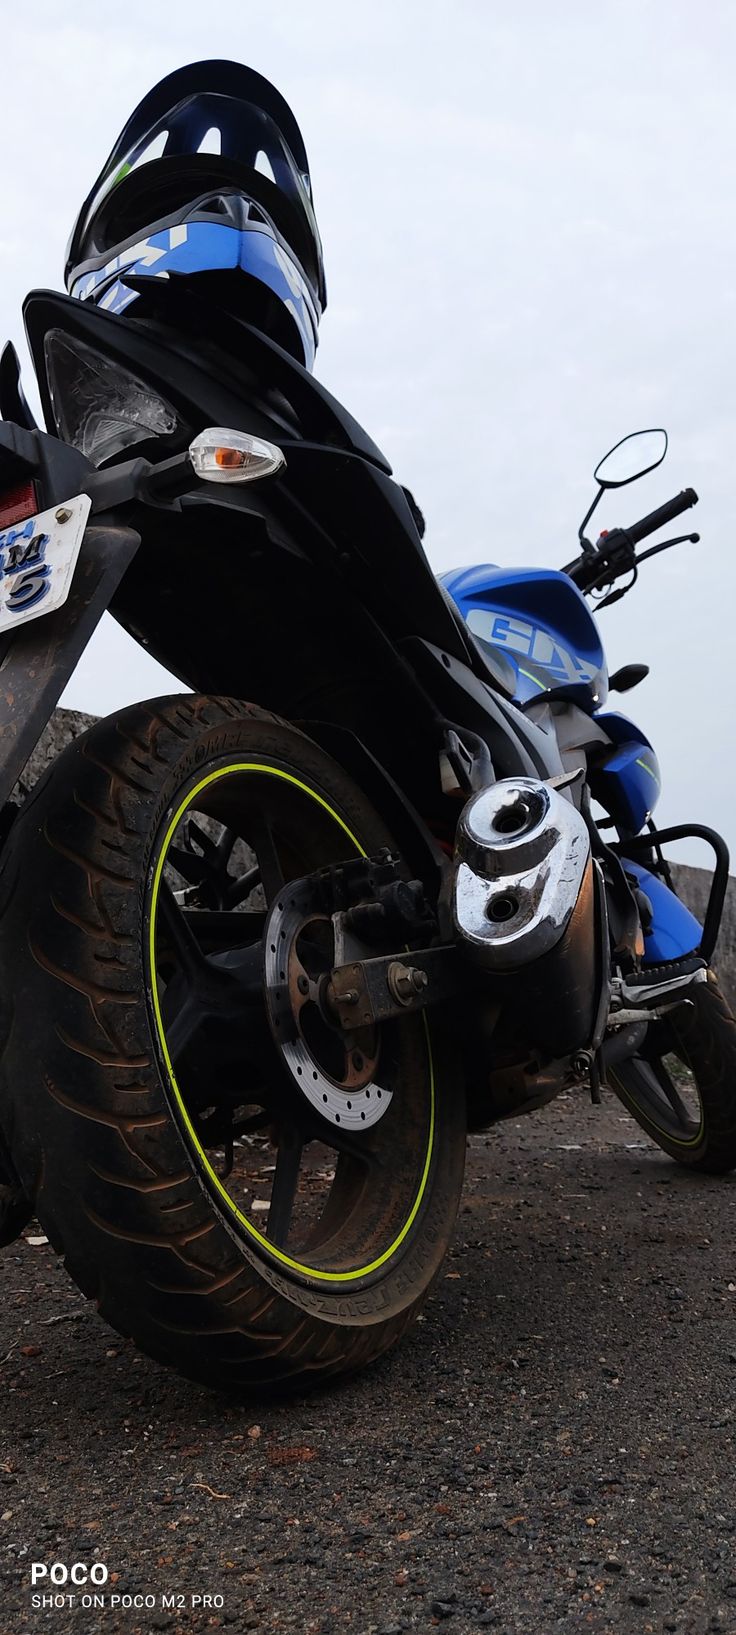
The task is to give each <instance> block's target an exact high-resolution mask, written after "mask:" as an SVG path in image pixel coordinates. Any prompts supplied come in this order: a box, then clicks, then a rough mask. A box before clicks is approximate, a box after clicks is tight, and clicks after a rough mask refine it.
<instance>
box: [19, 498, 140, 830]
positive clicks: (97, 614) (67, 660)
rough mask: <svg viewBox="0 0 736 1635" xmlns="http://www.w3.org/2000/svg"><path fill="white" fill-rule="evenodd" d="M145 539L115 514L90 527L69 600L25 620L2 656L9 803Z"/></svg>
mask: <svg viewBox="0 0 736 1635" xmlns="http://www.w3.org/2000/svg"><path fill="white" fill-rule="evenodd" d="M139 545H140V537H139V535H138V534H136V533H134V532H133V529H132V528H125V527H122V526H121V525H120V524H119V523H116V522H115V520H114V519H113V518H112V517H110V518H109V519H106V518H104V517H100V518H97V519H96V520H95V522H94V523H93V524H92V525H91V526H90V527H88V528H87V530H86V533H85V536H84V539H83V541H82V548H81V551H80V553H79V559H78V561H77V566H76V569H75V572H74V579H73V581H72V588H71V591H70V593H69V596H68V599H67V601H66V602H65V603H64V605H63V607H60V608H58V609H57V611H56V612H55V613H50V614H49V615H48V617H47V618H45V619H34V620H32V621H31V622H30V623H29V624H27V625H21V626H20V628H19V629H18V630H17V631H14V632H13V634H12V636H11V637H10V640H9V644H8V647H7V651H6V653H5V656H4V658H3V659H2V661H1V662H0V806H4V805H5V802H6V801H7V800H8V799H9V797H10V794H11V792H12V790H13V788H14V786H15V784H16V783H17V781H18V778H19V777H20V775H21V773H22V771H23V768H24V766H25V765H26V762H27V760H28V758H29V756H30V755H31V754H32V752H33V750H34V749H35V747H36V744H37V743H38V740H39V738H40V736H41V733H42V732H43V729H44V727H45V726H46V724H47V722H48V720H49V719H50V717H51V715H52V714H53V711H54V710H55V709H56V706H57V704H58V702H59V699H60V698H61V695H62V693H63V691H64V688H65V686H66V684H67V682H68V681H69V679H70V677H71V676H72V674H73V672H74V670H75V669H76V666H77V664H78V662H79V660H80V658H81V656H82V654H83V652H84V650H85V648H86V646H87V643H88V642H89V640H90V637H91V636H92V635H93V633H94V631H95V629H96V627H97V625H98V624H99V622H100V619H101V618H102V615H103V613H104V612H105V611H106V609H107V607H108V605H109V603H110V601H111V598H112V597H113V595H114V593H115V591H116V589H117V587H118V585H119V583H120V580H121V579H122V577H123V574H124V573H125V571H126V569H127V567H128V565H129V563H130V562H131V561H132V559H133V557H134V556H135V553H136V551H137V549H138V546H139Z"/></svg>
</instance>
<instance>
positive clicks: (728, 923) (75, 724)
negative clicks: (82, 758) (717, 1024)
mask: <svg viewBox="0 0 736 1635" xmlns="http://www.w3.org/2000/svg"><path fill="white" fill-rule="evenodd" d="M94 719H95V717H94V716H93V715H83V714H82V713H81V712H80V711H78V710H57V711H56V713H55V715H54V717H53V719H52V720H51V721H50V722H49V725H48V727H47V728H46V731H45V732H44V734H43V736H42V738H41V739H40V741H39V743H38V745H37V747H36V749H35V750H34V752H33V754H32V756H31V759H30V761H29V762H28V765H27V767H26V769H25V772H24V773H23V777H22V778H21V780H20V783H19V785H18V789H17V791H16V793H17V794H18V795H25V794H27V793H28V790H29V789H31V788H32V786H33V784H34V783H35V782H36V779H37V778H40V777H41V774H42V773H43V772H45V771H46V768H47V767H48V766H50V765H51V763H52V761H54V760H55V759H56V756H57V755H58V754H59V753H60V751H61V750H62V749H64V748H65V746H66V745H67V744H68V743H70V741H71V739H72V738H74V737H75V736H76V735H77V733H80V732H84V730H85V728H86V727H91V725H92V723H93V721H94ZM672 872H673V876H674V878H675V881H676V884H677V889H678V892H679V894H680V896H681V897H682V899H683V902H686V903H687V905H688V908H690V909H692V912H693V914H696V915H697V917H698V919H699V920H701V921H702V919H703V916H704V913H705V905H706V903H707V900H708V891H709V888H710V875H709V874H708V872H707V870H705V869H694V868H690V867H688V866H687V865H686V864H674V865H673V869H672ZM714 964H715V967H716V970H717V972H718V976H719V978H720V981H721V985H722V987H723V991H724V993H725V994H726V995H727V997H728V999H729V1001H730V1003H731V1005H732V1006H733V1008H734V1010H736V878H733V877H732V879H731V882H730V885H729V888H728V895H727V898H726V909H725V913H724V916H723V924H722V926H721V935H720V939H719V943H718V948H717V949H716V958H715V961H714Z"/></svg>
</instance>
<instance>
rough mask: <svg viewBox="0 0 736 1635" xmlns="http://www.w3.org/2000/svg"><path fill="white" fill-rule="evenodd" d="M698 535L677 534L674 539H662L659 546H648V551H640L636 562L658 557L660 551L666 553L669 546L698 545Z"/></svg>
mask: <svg viewBox="0 0 736 1635" xmlns="http://www.w3.org/2000/svg"><path fill="white" fill-rule="evenodd" d="M699 544H700V534H678V535H677V536H676V538H675V539H663V540H662V541H661V543H660V544H659V545H650V547H649V550H648V551H642V553H641V555H640V556H637V558H636V560H637V562H646V560H647V557H649V556H658V555H659V552H660V551H668V550H669V549H670V546H671V545H699Z"/></svg>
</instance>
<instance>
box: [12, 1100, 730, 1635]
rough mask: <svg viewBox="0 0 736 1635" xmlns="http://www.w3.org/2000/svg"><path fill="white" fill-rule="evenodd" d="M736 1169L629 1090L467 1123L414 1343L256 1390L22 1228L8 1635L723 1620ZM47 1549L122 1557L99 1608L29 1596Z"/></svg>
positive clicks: (364, 1631) (358, 1631) (719, 1626)
mask: <svg viewBox="0 0 736 1635" xmlns="http://www.w3.org/2000/svg"><path fill="white" fill-rule="evenodd" d="M735 1186H736V1183H734V1182H729V1181H708V1180H707V1179H706V1180H702V1179H696V1178H693V1177H690V1176H688V1175H687V1174H686V1173H684V1172H682V1171H679V1170H678V1169H677V1168H676V1167H675V1166H674V1165H672V1164H670V1163H669V1161H668V1160H666V1159H664V1158H663V1157H661V1156H660V1155H659V1154H658V1153H656V1152H655V1151H654V1150H653V1149H652V1148H651V1147H650V1146H649V1145H648V1144H647V1143H645V1142H644V1140H643V1138H642V1137H640V1134H639V1132H638V1131H637V1128H636V1126H635V1125H634V1124H632V1122H631V1121H630V1120H629V1119H628V1118H627V1117H625V1116H624V1114H623V1111H622V1109H620V1108H619V1107H618V1105H617V1104H616V1103H615V1102H614V1101H613V1100H612V1099H610V1100H609V1101H608V1102H607V1104H606V1105H605V1106H604V1107H603V1108H601V1109H595V1108H592V1107H590V1106H589V1105H588V1104H586V1102H585V1101H583V1100H580V1099H578V1100H576V1101H574V1102H573V1101H572V1100H569V1101H561V1102H558V1103H556V1104H555V1106H553V1107H551V1108H547V1109H546V1110H545V1111H543V1112H542V1113H539V1114H536V1115H534V1116H533V1117H531V1118H527V1119H525V1120H523V1121H520V1122H519V1123H518V1124H511V1125H509V1126H507V1127H505V1128H502V1129H501V1130H500V1131H498V1132H494V1133H492V1134H491V1135H490V1136H489V1137H476V1138H474V1139H473V1140H472V1142H471V1144H470V1151H469V1165H468V1185H467V1190H466V1195H465V1200H464V1204H463V1208H462V1212H461V1215H460V1219H459V1223H458V1231H457V1237H456V1243H455V1246H454V1249H453V1251H452V1254H451V1257H450V1259H449V1260H448V1262H447V1266H446V1270H445V1275H444V1276H443V1278H442V1280H441V1282H440V1283H439V1286H438V1288H437V1290H436V1293H435V1294H434V1296H433V1298H432V1300H431V1301H430V1302H429V1304H428V1306H427V1307H426V1315H425V1317H424V1318H423V1319H422V1320H421V1321H420V1323H419V1325H418V1326H417V1328H416V1329H415V1330H414V1332H413V1334H412V1335H411V1336H410V1337H409V1338H408V1340H406V1341H405V1342H404V1344H403V1345H402V1346H401V1347H400V1348H399V1350H398V1351H396V1352H395V1353H394V1354H393V1355H392V1356H391V1357H390V1358H389V1359H388V1360H387V1361H385V1362H383V1363H382V1364H380V1365H379V1366H378V1367H376V1368H374V1369H373V1371H372V1372H370V1373H369V1374H367V1375H366V1376H364V1377H363V1378H361V1379H359V1380H355V1381H352V1382H350V1383H349V1384H347V1385H345V1386H343V1387H342V1388H339V1389H333V1390H331V1391H330V1392H329V1393H327V1392H324V1393H321V1394H319V1395H317V1396H312V1397H309V1398H301V1399H299V1400H293V1401H291V1402H289V1403H279V1404H269V1403H268V1402H264V1401H259V1402H253V1403H250V1404H248V1405H246V1406H243V1405H242V1404H235V1403H232V1402H229V1401H228V1400H227V1399H223V1398H220V1397H215V1396H212V1395H209V1394H207V1393H206V1392H205V1391H203V1390H201V1389H199V1388H198V1387H196V1386H194V1385H189V1384H187V1383H185V1382H183V1381H180V1380H177V1379H176V1378H175V1377H174V1376H169V1375H166V1374H165V1373H163V1372H162V1371H161V1370H160V1369H158V1368H157V1367H155V1366H154V1365H153V1364H152V1363H149V1362H148V1361H147V1360H146V1359H145V1358H142V1357H139V1356H137V1355H136V1354H135V1352H134V1351H133V1349H132V1348H131V1347H130V1346H129V1345H128V1344H126V1343H125V1342H123V1341H121V1340H119V1339H117V1338H116V1337H115V1335H113V1334H112V1333H111V1332H110V1331H109V1330H108V1329H106V1328H105V1327H104V1326H103V1325H102V1324H101V1323H100V1321H99V1319H98V1318H97V1317H96V1315H95V1312H94V1310H93V1309H92V1308H91V1307H89V1306H88V1305H87V1304H86V1303H85V1302H84V1301H83V1300H82V1298H81V1296H80V1295H78V1294H77V1292H76V1290H75V1289H74V1288H73V1287H72V1285H71V1284H70V1283H69V1281H68V1280H67V1278H66V1275H65V1273H64V1272H63V1270H62V1268H61V1267H60V1266H59V1265H58V1264H57V1262H56V1259H55V1257H54V1255H53V1253H52V1251H51V1250H50V1249H49V1247H48V1246H47V1245H44V1244H39V1243H38V1242H36V1243H35V1244H34V1242H33V1241H32V1240H33V1238H34V1236H35V1237H37V1236H38V1228H35V1229H34V1227H31V1228H29V1231H28V1234H27V1236H26V1238H25V1239H24V1240H23V1241H21V1242H20V1243H18V1244H17V1245H15V1247H14V1248H13V1249H11V1250H9V1251H6V1253H5V1255H4V1257H3V1259H2V1267H3V1271H4V1280H3V1294H4V1299H3V1307H2V1334H1V1335H0V1359H2V1380H3V1385H4V1388H5V1413H4V1415H3V1425H2V1433H1V1436H2V1451H1V1453H0V1507H1V1515H2V1519H1V1521H0V1535H1V1537H2V1584H1V1585H0V1631H2V1632H3V1635H6V1632H7V1635H26V1632H31V1631H33V1632H35V1631H37V1630H44V1631H49V1632H52V1631H53V1632H54V1635H56V1632H59V1635H61V1632H64V1635H65V1632H67V1631H72V1630H73V1631H75V1632H79V1635H82V1632H84V1635H95V1632H97V1631H101V1632H102V1631H104V1632H105V1635H113V1632H114V1631H118V1630H125V1631H129V1632H135V1631H138V1630H140V1631H148V1630H152V1629H155V1630H159V1629H166V1630H169V1631H171V1635H176V1632H177V1631H178V1630H182V1631H184V1630H186V1631H201V1630H208V1629H218V1628H221V1627H225V1628H229V1627H232V1628H234V1629H235V1630H236V1631H237V1632H240V1631H246V1630H261V1631H264V1632H266V1631H278V1632H284V1635H285V1632H291V1631H299V1632H300V1635H331V1632H335V1635H337V1632H342V1631H351V1632H355V1635H370V1632H377V1631H380V1632H382V1635H389V1632H390V1635H400V1632H401V1631H402V1630H417V1631H426V1630H431V1629H433V1628H444V1629H447V1631H448V1635H465V1632H466V1631H476V1630H477V1631H481V1630H483V1629H491V1630H493V1631H495V1632H496V1635H527V1632H528V1635H547V1632H549V1631H559V1630H562V1631H577V1630H581V1631H587V1632H592V1635H603V1632H606V1635H609V1632H610V1635H614V1632H615V1635H628V1632H629V1631H632V1632H633V1631H636V1632H637V1635H639V1632H646V1631H677V1632H680V1635H706V1632H707V1635H714V1632H716V1631H720V1632H723V1635H734V1631H736V1559H734V1542H735V1536H736V1510H735V1508H734V1479H733V1465H734V1457H733V1425H734V1384H735V1383H736V1330H735V1329H734V1312H735V1311H736V1246H735V1245H734V1232H733V1223H734V1203H735V1201H736V1190H735ZM34 1561H36V1562H42V1563H47V1564H51V1563H53V1562H55V1561H59V1562H64V1563H67V1564H68V1565H71V1563H73V1562H75V1561H81V1562H85V1563H91V1562H93V1561H100V1562H103V1563H105V1564H106V1566H107V1568H108V1570H109V1578H108V1581H107V1583H106V1585H105V1586H104V1588H103V1589H98V1591H97V1593H98V1594H102V1595H104V1596H105V1598H106V1605H105V1607H104V1608H102V1609H97V1610H94V1609H89V1608H86V1607H85V1606H84V1605H83V1604H82V1601H81V1597H82V1596H83V1595H84V1594H85V1591H84V1590H83V1589H79V1588H78V1589H76V1590H74V1594H75V1595H76V1597H77V1602H76V1605H75V1606H73V1607H72V1608H69V1607H60V1608H53V1609H48V1608H47V1609H44V1608H38V1609H34V1608H33V1606H32V1600H31V1596H32V1590H31V1583H30V1577H31V1573H30V1569H31V1563H32V1562H34ZM40 1588H41V1586H39V1587H38V1588H37V1592H36V1593H39V1590H40ZM71 1588H72V1586H67V1587H66V1589H61V1588H57V1589H56V1590H55V1591H54V1593H55V1594H56V1595H65V1594H68V1593H69V1591H70V1589H71ZM47 1593H48V1587H47ZM87 1593H89V1592H87ZM92 1593H94V1591H92ZM125 1595H129V1596H136V1595H137V1596H139V1597H141V1596H142V1597H145V1596H148V1597H149V1601H150V1598H153V1600H154V1602H155V1605H154V1606H150V1604H149V1606H148V1607H145V1606H144V1607H143V1609H142V1610H135V1609H134V1608H132V1609H130V1610H128V1609H125V1610H121V1607H120V1604H119V1603H118V1604H117V1605H111V1598H112V1597H114V1596H119V1597H122V1596H125ZM206 1595H210V1596H212V1597H222V1599H223V1605H222V1607H220V1606H218V1605H210V1606H207V1605H206V1604H205V1605H204V1606H203V1605H202V1603H201V1602H199V1603H196V1602H195V1604H194V1606H193V1605H192V1599H193V1598H195V1597H197V1596H200V1597H201V1596H206ZM164 1596H173V1597H174V1606H173V1607H170V1606H166V1605H164V1604H163V1603H162V1597H164Z"/></svg>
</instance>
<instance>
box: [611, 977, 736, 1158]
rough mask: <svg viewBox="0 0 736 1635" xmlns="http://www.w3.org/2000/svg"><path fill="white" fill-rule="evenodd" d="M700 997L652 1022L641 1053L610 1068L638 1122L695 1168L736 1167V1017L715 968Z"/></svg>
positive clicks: (698, 989)
mask: <svg viewBox="0 0 736 1635" xmlns="http://www.w3.org/2000/svg"><path fill="white" fill-rule="evenodd" d="M688 997H689V998H690V999H691V1001H692V1003H691V1004H690V1005H688V1006H685V1005H681V1006H677V1008H676V1009H674V1010H672V1012H671V1013H670V1015H669V1016H667V1017H663V1018H662V1020H661V1021H659V1022H656V1023H650V1024H649V1027H648V1029H647V1035H646V1038H645V1040H644V1044H643V1046H642V1049H641V1053H640V1055H638V1056H636V1057H633V1058H632V1059H631V1060H630V1061H626V1062H621V1063H619V1064H618V1065H617V1066H616V1067H615V1068H613V1069H612V1070H611V1072H610V1083H611V1088H612V1089H613V1090H615V1091H616V1094H617V1095H618V1096H619V1098H620V1100H621V1101H622V1102H623V1104H624V1106H625V1107H626V1108H627V1110H628V1111H629V1112H630V1113H632V1114H633V1116H634V1118H635V1119H636V1121H637V1123H638V1124H640V1125H641V1128H642V1129H643V1130H645V1131H646V1133H647V1135H649V1136H651V1138H652V1140H653V1141H656V1143H657V1146H658V1147H661V1148H662V1151H663V1152H666V1153H668V1154H669V1156H670V1157H671V1158H675V1159H676V1160H677V1162H678V1164H684V1165H686V1166H687V1168H688V1169H695V1170H702V1171H703V1172H705V1173H706V1174H710V1175H725V1174H727V1173H728V1171H729V1170H732V1169H734V1168H736V1019H735V1018H734V1016H733V1014H732V1012H731V1010H730V1007H729V1006H728V1004H727V1003H726V1000H725V999H724V997H723V994H722V993H721V990H720V988H719V986H718V982H717V980H716V978H715V976H714V974H713V972H712V971H709V972H708V977H707V981H706V982H700V983H697V984H696V985H695V987H693V988H691V989H690V991H689V995H688Z"/></svg>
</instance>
